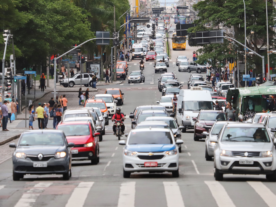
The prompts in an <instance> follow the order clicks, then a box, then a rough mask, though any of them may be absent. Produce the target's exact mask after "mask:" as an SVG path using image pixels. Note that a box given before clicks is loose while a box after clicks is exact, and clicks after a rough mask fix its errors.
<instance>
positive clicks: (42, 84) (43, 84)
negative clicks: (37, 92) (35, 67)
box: [40, 73, 45, 91]
mask: <svg viewBox="0 0 276 207" xmlns="http://www.w3.org/2000/svg"><path fill="white" fill-rule="evenodd" d="M40 89H41V91H44V89H45V75H44V73H42V75H41V76H40Z"/></svg>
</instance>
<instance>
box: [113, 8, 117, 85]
mask: <svg viewBox="0 0 276 207" xmlns="http://www.w3.org/2000/svg"><path fill="white" fill-rule="evenodd" d="M114 34H115V35H116V10H115V5H114ZM116 36H117V35H116ZM115 38H117V37H115ZM114 57H115V58H114V64H113V65H114V69H113V78H114V81H116V80H117V73H116V63H117V45H114Z"/></svg>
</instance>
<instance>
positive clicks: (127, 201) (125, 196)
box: [118, 182, 135, 207]
mask: <svg viewBox="0 0 276 207" xmlns="http://www.w3.org/2000/svg"><path fill="white" fill-rule="evenodd" d="M134 204H135V182H127V183H122V184H121V187H120V195H119V200H118V207H132V206H134Z"/></svg>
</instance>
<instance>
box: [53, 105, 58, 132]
mask: <svg viewBox="0 0 276 207" xmlns="http://www.w3.org/2000/svg"><path fill="white" fill-rule="evenodd" d="M57 108H58V105H57V104H55V105H54V106H53V128H54V129H55V128H56V126H57V116H56V110H57Z"/></svg>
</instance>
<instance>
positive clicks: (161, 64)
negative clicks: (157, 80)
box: [154, 62, 168, 73]
mask: <svg viewBox="0 0 276 207" xmlns="http://www.w3.org/2000/svg"><path fill="white" fill-rule="evenodd" d="M154 70H155V73H157V72H159V71H161V72H163V71H164V72H168V68H167V65H166V64H165V63H164V62H157V63H156V65H155V68H154Z"/></svg>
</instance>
